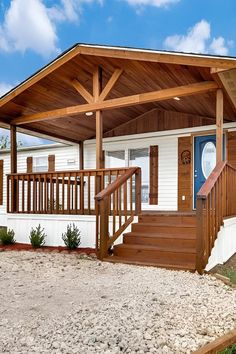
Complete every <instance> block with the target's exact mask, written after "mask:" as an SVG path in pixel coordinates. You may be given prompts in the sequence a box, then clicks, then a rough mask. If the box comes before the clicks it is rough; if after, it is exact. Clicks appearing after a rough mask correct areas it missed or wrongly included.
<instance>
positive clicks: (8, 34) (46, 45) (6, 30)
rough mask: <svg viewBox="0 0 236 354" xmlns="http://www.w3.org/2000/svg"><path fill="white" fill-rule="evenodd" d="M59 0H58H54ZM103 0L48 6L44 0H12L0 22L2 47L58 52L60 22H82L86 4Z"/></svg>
mask: <svg viewBox="0 0 236 354" xmlns="http://www.w3.org/2000/svg"><path fill="white" fill-rule="evenodd" d="M55 2H56V1H55ZM93 2H97V3H99V4H100V5H102V3H103V1H102V0H60V2H59V4H57V5H56V4H55V5H53V6H51V7H47V6H46V5H45V3H44V0H11V2H10V6H9V8H8V9H7V11H6V13H5V17H4V20H3V23H2V24H0V50H2V51H6V52H12V51H20V52H22V53H24V52H25V51H26V50H29V49H30V50H33V51H34V52H36V53H38V54H40V55H42V56H44V57H50V56H51V55H53V54H55V53H58V52H59V49H58V47H57V42H58V37H57V25H58V23H59V22H63V21H69V22H79V20H80V16H81V12H82V8H83V5H85V4H92V3H93Z"/></svg>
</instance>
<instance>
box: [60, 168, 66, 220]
mask: <svg viewBox="0 0 236 354" xmlns="http://www.w3.org/2000/svg"><path fill="white" fill-rule="evenodd" d="M61 185H62V187H61V188H62V213H63V214H64V213H65V174H64V173H62V182H61Z"/></svg>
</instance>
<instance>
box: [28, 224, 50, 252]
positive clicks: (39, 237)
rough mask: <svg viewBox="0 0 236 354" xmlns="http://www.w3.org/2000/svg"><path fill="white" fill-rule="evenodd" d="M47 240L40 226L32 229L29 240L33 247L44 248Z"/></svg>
mask: <svg viewBox="0 0 236 354" xmlns="http://www.w3.org/2000/svg"><path fill="white" fill-rule="evenodd" d="M45 238H46V234H45V233H44V229H43V228H41V225H40V224H39V225H38V226H37V227H36V228H35V229H33V228H32V229H31V231H30V236H29V239H30V243H31V245H32V247H34V248H38V247H42V246H44V245H45Z"/></svg>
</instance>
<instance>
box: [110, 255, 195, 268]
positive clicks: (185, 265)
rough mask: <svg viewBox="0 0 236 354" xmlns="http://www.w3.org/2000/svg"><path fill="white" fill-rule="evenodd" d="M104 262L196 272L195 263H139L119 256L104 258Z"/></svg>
mask: <svg viewBox="0 0 236 354" xmlns="http://www.w3.org/2000/svg"><path fill="white" fill-rule="evenodd" d="M104 261H106V262H112V263H124V264H133V265H140V266H149V267H159V268H167V269H172V270H174V269H175V270H185V271H192V272H193V271H195V262H191V263H190V262H188V263H187V262H185V263H182V264H178V263H169V264H168V263H161V262H157V261H155V260H152V261H139V260H135V259H133V258H129V259H128V258H123V257H118V256H110V257H107V258H104Z"/></svg>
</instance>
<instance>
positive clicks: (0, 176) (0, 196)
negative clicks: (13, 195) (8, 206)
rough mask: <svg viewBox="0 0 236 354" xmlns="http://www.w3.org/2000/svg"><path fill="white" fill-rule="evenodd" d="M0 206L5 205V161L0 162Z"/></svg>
mask: <svg viewBox="0 0 236 354" xmlns="http://www.w3.org/2000/svg"><path fill="white" fill-rule="evenodd" d="M0 205H3V160H0Z"/></svg>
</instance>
